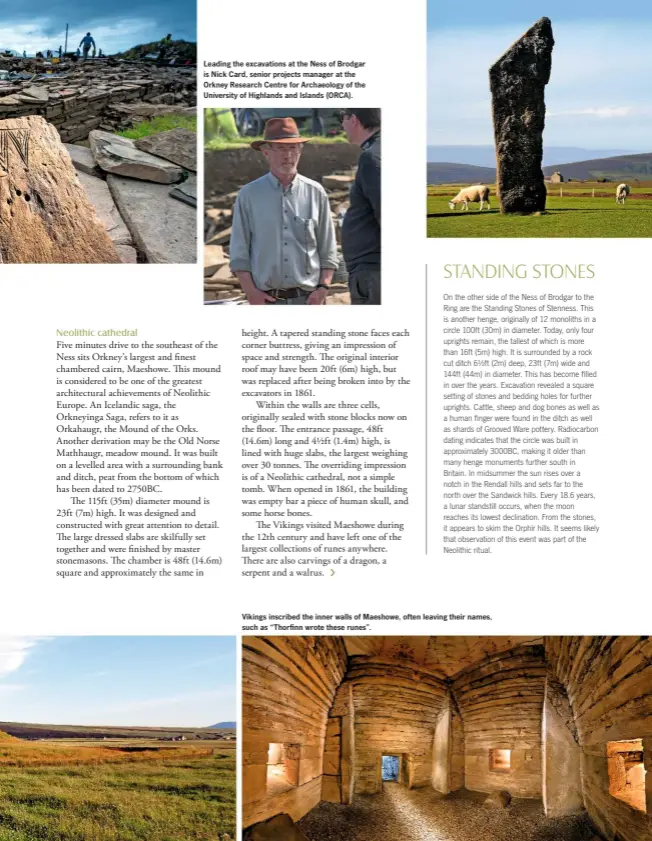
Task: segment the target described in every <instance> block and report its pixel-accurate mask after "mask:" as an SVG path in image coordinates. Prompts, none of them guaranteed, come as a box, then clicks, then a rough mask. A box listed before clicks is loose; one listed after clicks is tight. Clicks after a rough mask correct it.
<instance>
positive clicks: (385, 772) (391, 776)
mask: <svg viewBox="0 0 652 841" xmlns="http://www.w3.org/2000/svg"><path fill="white" fill-rule="evenodd" d="M399 768H400V760H399V758H398V756H383V759H382V780H383V782H384V783H397V782H398V772H399Z"/></svg>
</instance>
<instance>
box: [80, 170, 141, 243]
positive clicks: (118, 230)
mask: <svg viewBox="0 0 652 841" xmlns="http://www.w3.org/2000/svg"><path fill="white" fill-rule="evenodd" d="M77 177H78V178H79V181H80V183H81V184H82V186H83V187H84V190H86V195H87V196H88V198H89V199H90V201H91V203H92V205H93V207H94V208H95V211H96V212H97V215H98V216H99V218H100V219H101V220H102V222H104V227H105V228H106V230H107V233H108V235H109V236H110V237H111V239H112V240H113V242H114V243H115V244H116V245H131V244H132V239H131V234H130V233H129V230H128V229H127V226H126V225H125V223H124V222H123V221H122V216H120V212H119V211H118V208H117V207H116V205H115V202H114V201H113V196H112V195H111V193H110V191H109V188H108V186H107V183H106V181H104V180H103V179H102V178H96V177H95V176H94V175H87V174H86V173H85V172H78V173H77Z"/></svg>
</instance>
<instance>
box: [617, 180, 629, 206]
mask: <svg viewBox="0 0 652 841" xmlns="http://www.w3.org/2000/svg"><path fill="white" fill-rule="evenodd" d="M628 195H629V184H619V185H618V188H617V189H616V204H625V199H626V198H627V196H628Z"/></svg>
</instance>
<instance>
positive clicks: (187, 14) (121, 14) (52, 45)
mask: <svg viewBox="0 0 652 841" xmlns="http://www.w3.org/2000/svg"><path fill="white" fill-rule="evenodd" d="M66 23H67V24H69V26H70V32H69V36H68V48H69V49H77V46H78V44H79V42H80V41H81V39H82V38H83V36H84V35H85V34H86V33H87V32H88V31H89V30H90V32H91V34H92V35H93V38H94V39H95V43H96V44H97V46H98V48H99V47H101V48H102V50H103V52H104V53H105V54H107V55H110V54H111V53H115V52H121V51H122V50H126V49H129V47H133V46H136V45H137V44H147V43H149V42H150V41H158V40H160V39H161V38H163V37H164V36H165V35H166V34H167V33H168V32H170V33H171V34H172V38H173V39H175V40H176V39H178V38H182V39H184V40H186V41H196V40H197V16H196V4H195V2H194V0H111V2H110V3H98V2H97V0H29V3H20V2H18V3H17V2H15V0H0V49H11V50H17V51H18V52H19V53H21V54H22V52H23V50H26V51H27V54H28V55H34V54H35V53H36V52H37V50H42V51H43V52H45V50H47V49H51V50H56V49H58V48H59V45H61V46H63V45H64V40H65V34H66Z"/></svg>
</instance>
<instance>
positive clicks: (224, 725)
mask: <svg viewBox="0 0 652 841" xmlns="http://www.w3.org/2000/svg"><path fill="white" fill-rule="evenodd" d="M235 727H236V724H235V721H220V722H219V724H211V725H209V728H208V729H209V730H235Z"/></svg>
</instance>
